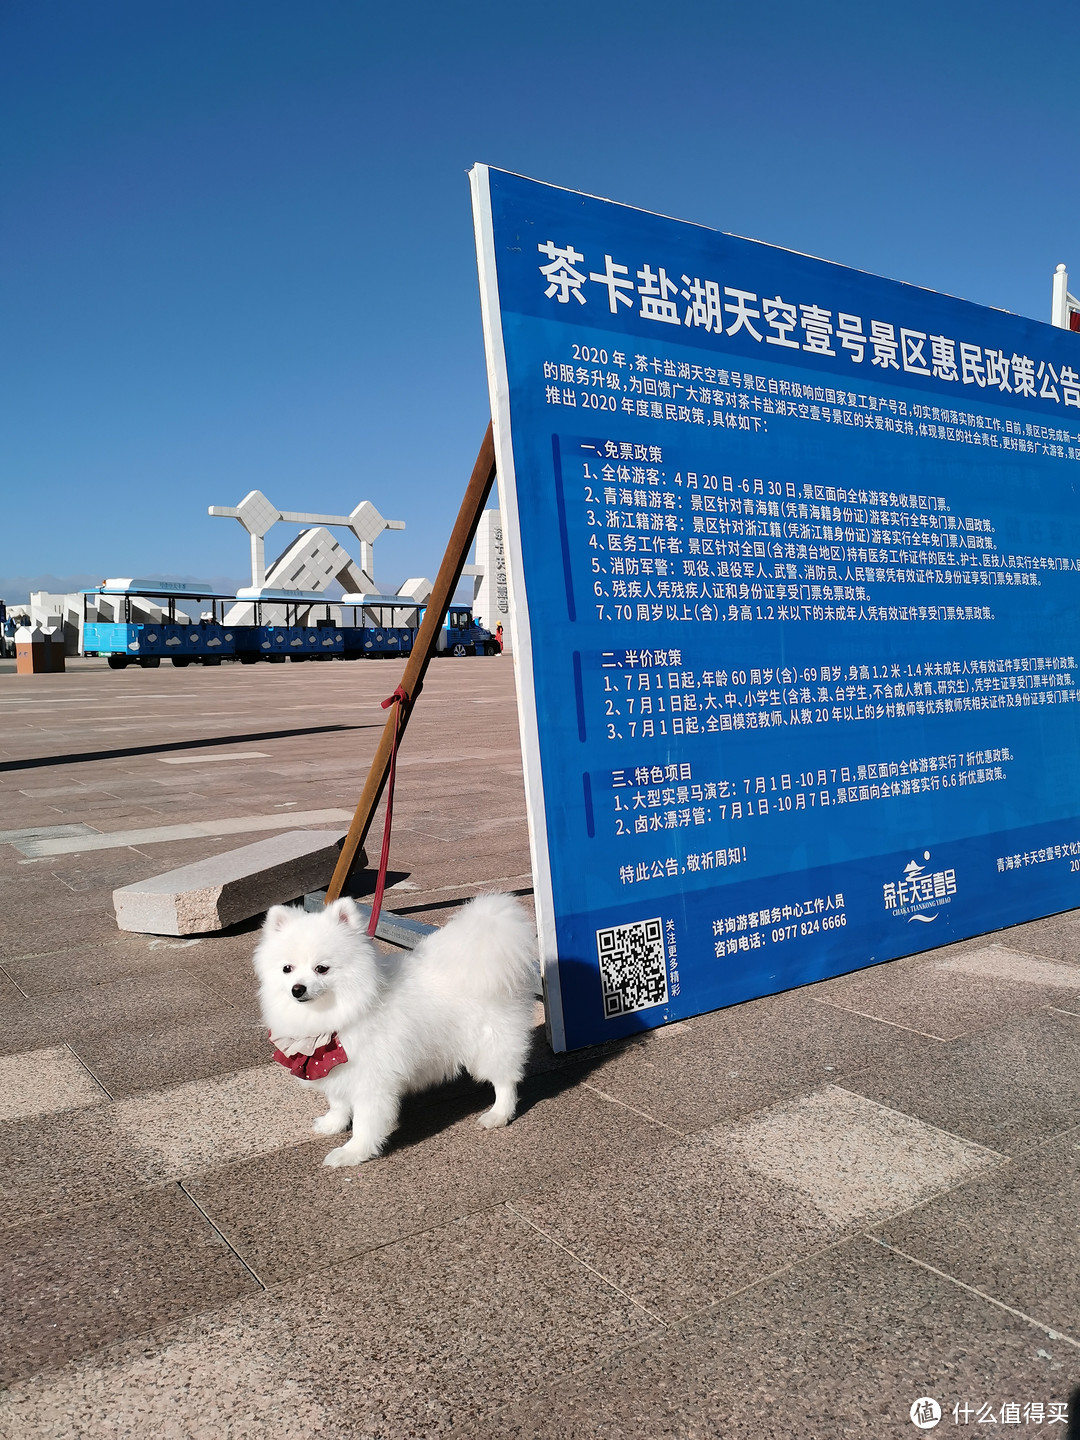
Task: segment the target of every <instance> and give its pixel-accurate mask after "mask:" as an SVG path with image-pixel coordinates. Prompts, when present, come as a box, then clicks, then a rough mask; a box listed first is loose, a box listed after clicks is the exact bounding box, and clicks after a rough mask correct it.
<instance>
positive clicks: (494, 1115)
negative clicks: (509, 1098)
mask: <svg viewBox="0 0 1080 1440" xmlns="http://www.w3.org/2000/svg"><path fill="white" fill-rule="evenodd" d="M513 1118H514V1117H513V1115H507V1114H506V1112H505V1111H504V1110H496V1109H495V1107H494V1106H492V1108H491V1109H490V1110H485V1111H484V1113H483V1114H482V1115H481V1116H480V1119H479V1120H478V1121H477V1122H476V1123H477V1124H478V1125H479V1126H480V1128H481V1129H482V1130H500V1129H502V1127H503V1126H504V1125H509V1124H510V1121H511V1120H512V1119H513Z"/></svg>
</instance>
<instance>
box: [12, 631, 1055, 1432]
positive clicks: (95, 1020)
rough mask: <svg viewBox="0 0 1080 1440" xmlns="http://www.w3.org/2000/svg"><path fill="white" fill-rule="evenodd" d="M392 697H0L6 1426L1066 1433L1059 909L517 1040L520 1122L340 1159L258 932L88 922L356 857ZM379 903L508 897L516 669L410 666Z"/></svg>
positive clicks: (268, 670)
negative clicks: (193, 885)
mask: <svg viewBox="0 0 1080 1440" xmlns="http://www.w3.org/2000/svg"><path fill="white" fill-rule="evenodd" d="M4 668H5V670H9V669H10V667H4ZM398 669H399V667H398V666H397V665H395V664H393V663H391V662H384V663H380V662H358V663H352V664H347V663H326V664H313V663H312V664H306V665H302V666H298V665H291V664H290V665H282V666H272V665H261V666H258V667H253V668H251V669H249V668H247V667H241V666H239V665H223V666H221V667H220V668H216V669H202V668H193V669H187V670H174V669H172V668H162V669H159V670H140V669H129V670H126V671H120V672H117V671H110V670H108V669H107V668H106V667H105V666H104V663H103V662H94V661H74V662H71V668H70V670H69V672H68V673H67V674H66V675H43V676H36V677H17V676H15V675H14V674H11V673H3V674H0V716H2V720H0V795H2V808H0V832H2V833H0V881H2V884H3V904H2V905H0V966H2V969H0V1004H2V1006H3V1025H2V1027H0V1036H2V1039H3V1049H2V1051H0V1189H2V1198H0V1225H2V1227H3V1240H2V1273H0V1304H2V1306H3V1310H4V1315H3V1320H2V1322H0V1335H2V1340H0V1351H2V1369H3V1379H4V1381H5V1384H6V1387H7V1388H6V1390H5V1392H4V1394H3V1395H2V1396H0V1436H2V1437H4V1440H23V1437H26V1440H31V1437H55V1440H61V1437H64V1440H67V1437H79V1440H83V1437H86V1440H96V1437H106V1436H108V1437H127V1436H132V1437H134V1436H139V1437H147V1436H153V1437H161V1440H173V1437H177V1440H179V1437H199V1440H202V1437H206V1440H218V1437H227V1440H247V1437H275V1440H276V1437H280V1436H286V1435H289V1436H298V1437H303V1436H306V1435H319V1436H325V1437H330V1440H336V1437H341V1440H346V1437H353V1436H356V1437H365V1440H367V1437H370V1440H398V1437H426V1436H438V1437H443V1436H456V1437H463V1440H465V1437H467V1440H487V1437H491V1440H511V1437H513V1440H562V1437H567V1440H578V1437H580V1440H585V1437H589V1440H592V1437H604V1440H655V1437H678V1440H743V1437H745V1440H757V1437H766V1440H774V1437H775V1440H840V1437H873V1440H891V1437H902V1436H912V1435H916V1434H918V1433H920V1431H919V1430H918V1429H917V1428H915V1426H914V1425H913V1423H912V1420H911V1419H910V1418H909V1410H910V1407H911V1406H912V1403H913V1402H914V1401H915V1400H916V1399H918V1398H919V1397H931V1398H933V1399H936V1401H937V1402H938V1403H939V1404H940V1406H941V1407H942V1412H943V1413H942V1419H941V1422H940V1425H938V1426H937V1427H936V1429H935V1430H934V1431H932V1432H929V1433H934V1434H937V1435H950V1436H953V1435H955V1436H957V1437H964V1440H968V1437H977V1436H979V1437H981V1436H1002V1435H1009V1434H1018V1435H1023V1436H1032V1435H1035V1434H1040V1435H1041V1434H1044V1433H1045V1434H1046V1435H1048V1436H1050V1437H1053V1436H1055V1435H1056V1436H1060V1437H1062V1440H1064V1435H1065V1428H1066V1427H1065V1425H1064V1423H1057V1422H1058V1420H1059V1419H1060V1417H1061V1407H1062V1402H1064V1401H1065V1400H1066V1398H1067V1396H1068V1394H1069V1391H1070V1389H1071V1388H1072V1386H1073V1385H1075V1384H1076V1382H1077V1380H1078V1379H1080V1270H1078V1267H1077V1264H1076V1238H1077V1218H1076V1217H1077V1213H1078V1205H1077V1197H1078V1190H1080V1187H1078V1184H1077V1180H1078V1173H1080V1116H1078V1113H1077V1111H1078V1100H1080V911H1077V912H1073V913H1070V914H1064V915H1059V916H1056V917H1053V918H1051V919H1048V920H1042V921H1036V922H1033V923H1031V924H1028V925H1023V926H1018V927H1016V928H1015V929H1012V930H1009V931H1005V932H998V933H996V934H993V935H990V936H986V937H983V938H980V939H977V940H972V941H967V942H965V943H962V944H958V945H954V946H950V947H948V948H946V949H942V950H936V951H930V952H928V953H925V954H923V955H919V956H915V957H913V958H910V959H906V960H899V961H895V962H893V963H891V964H885V965H878V966H875V967H873V968H871V969H868V970H865V971H862V972H860V973H857V974H854V975H850V976H846V977H842V978H840V979H836V980H831V981H826V982H823V983H820V984H817V985H811V986H807V987H805V988H803V989H800V990H797V991H793V992H789V993H786V994H783V995H780V996H775V997H771V998H767V999H762V1000H757V1001H753V1002H750V1003H747V1004H743V1005H739V1006H735V1007H733V1008H731V1009H729V1010H724V1011H720V1012H717V1013H714V1014H711V1015H705V1016H702V1017H700V1018H697V1019H693V1020H689V1021H686V1022H684V1023H682V1024H679V1025H675V1026H672V1027H670V1028H668V1029H665V1030H660V1031H657V1032H654V1033H652V1034H650V1035H648V1036H647V1037H644V1038H638V1039H635V1040H633V1041H629V1042H625V1043H621V1044H614V1045H611V1046H608V1047H602V1048H598V1049H594V1050H589V1051H579V1052H577V1053H575V1054H572V1055H567V1056H559V1057H555V1056H553V1055H552V1054H551V1053H550V1051H549V1050H548V1049H547V1047H546V1044H545V1042H544V1040H543V1031H542V1029H540V1028H538V1030H537V1039H536V1046H535V1052H534V1061H533V1066H532V1072H531V1074H530V1077H529V1079H528V1080H527V1082H526V1084H525V1087H524V1098H523V1104H522V1109H521V1113H520V1115H519V1118H518V1119H517V1121H516V1122H515V1123H514V1124H513V1125H512V1126H511V1127H510V1128H509V1129H506V1130H502V1131H496V1132H492V1133H487V1132H484V1131H482V1130H480V1129H479V1128H478V1127H477V1125H476V1116H477V1115H478V1113H479V1112H480V1111H481V1110H482V1109H484V1108H485V1107H486V1106H487V1104H489V1103H490V1101H489V1094H488V1092H485V1091H484V1090H482V1089H480V1088H479V1087H475V1086H473V1085H472V1084H471V1083H465V1082H459V1083H457V1084H455V1085H452V1086H448V1087H446V1088H445V1089H444V1090H442V1091H440V1092H437V1093H435V1094H432V1095H428V1096H425V1097H423V1098H420V1099H416V1100H414V1101H412V1102H410V1104H409V1106H408V1108H407V1111H406V1115H405V1119H404V1123H403V1125H402V1128H401V1130H400V1131H399V1132H398V1134H397V1135H396V1136H395V1138H394V1141H393V1142H392V1145H391V1147H390V1149H389V1152H388V1153H387V1154H386V1155H385V1156H384V1157H383V1158H381V1159H379V1160H377V1161H374V1162H371V1163H369V1164H367V1165H365V1166H362V1167H361V1168H359V1169H357V1170H327V1169H324V1168H323V1167H322V1165H321V1160H322V1157H323V1155H324V1154H325V1153H326V1151H327V1150H329V1149H330V1148H332V1147H333V1146H334V1145H335V1144H336V1143H338V1142H337V1140H336V1139H334V1138H328V1139H315V1138H313V1137H312V1136H311V1134H310V1129H309V1127H310V1123H311V1120H312V1118H313V1117H314V1115H316V1114H317V1113H319V1111H320V1109H321V1108H322V1107H321V1105H320V1102H319V1100H318V1097H316V1096H314V1095H312V1094H310V1093H308V1092H305V1091H303V1090H301V1089H300V1087H298V1086H294V1085H293V1084H292V1083H291V1080H290V1077H289V1076H288V1075H287V1074H286V1073H285V1072H284V1070H282V1068H281V1067H280V1066H277V1065H274V1064H272V1063H270V1058H269V1048H268V1045H267V1041H266V1036H265V1032H264V1031H263V1029H262V1027H261V1025H260V1022H259V1017H258V1012H257V1007H256V1003H255V987H254V980H253V975H252V970H251V952H252V949H253V946H254V942H255V932H256V929H257V924H256V923H254V922H253V923H252V924H250V925H246V926H241V927H237V928H236V929H235V930H234V931H232V932H228V933H226V934H224V935H221V936H208V937H205V938H202V939H194V940H176V939H155V938H152V937H150V936H146V935H131V934H121V933H120V932H118V931H117V929H116V924H115V920H114V917H113V907H112V891H113V889H114V888H115V887H117V886H120V885H125V884H129V883H131V882H133V881H136V880H140V879H143V878H145V877H147V876H150V875H155V874H158V873H160V872H161V871H164V870H167V869H171V868H173V867H175V866H179V865H183V864H187V863H189V862H192V861H196V860H199V859H202V858H204V857H206V856H210V855H213V854H215V853H218V852H220V851H223V850H228V849H232V848H234V847H236V846H237V845H243V844H248V843H250V842H252V841H254V840H257V839H260V838H263V837H265V836H266V835H269V834H273V833H275V831H277V830H281V829H286V828H291V827H293V828H294V827H298V826H299V827H304V828H311V829H323V830H325V829H332V828H344V826H345V824H346V823H347V821H348V818H349V816H350V815H351V812H352V808H353V806H354V804H355V802H356V800H357V798H358V796H359V792H360V788H361V785H362V782H363V778H364V774H365V770H366V766H367V763H368V760H369V758H370V756H371V754H372V753H373V751H374V748H375V744H376V740H377V738H378V735H379V733H380V730H381V727H382V724H383V721H384V719H385V712H384V711H382V710H381V709H380V707H379V702H380V701H381V700H382V699H383V698H384V697H385V696H386V695H387V694H389V693H390V691H392V690H393V688H394V685H395V684H396V683H397V679H398ZM370 848H371V845H370V844H369V849H370ZM389 883H390V886H391V887H392V888H390V889H389V890H388V900H387V904H388V907H389V908H391V909H393V910H396V911H400V912H402V913H405V914H409V915H412V916H415V917H418V918H421V919H425V920H429V921H431V922H433V923H441V922H443V921H445V919H446V918H447V917H448V916H449V915H451V914H452V913H453V911H454V909H455V907H456V906H458V905H459V904H460V903H461V902H462V901H463V900H464V899H466V898H468V897H469V896H471V895H473V894H475V893H477V892H478V891H481V890H484V889H491V888H499V889H506V890H510V891H513V892H515V893H517V894H519V895H521V896H522V897H523V899H524V900H525V902H526V903H531V877H530V862H529V848H528V836H527V831H526V824H525V813H524V795H523V790H522V780H521V760H520V753H519V749H518V740H517V715H516V703H515V696H514V685H513V669H512V664H511V662H510V660H509V658H505V659H503V658H497V659H486V658H476V659H466V660H440V661H438V662H437V663H435V664H433V666H432V668H431V671H430V674H429V679H428V683H427V688H426V691H425V693H424V696H423V698H422V700H421V702H420V704H419V705H418V707H417V710H416V712H415V718H414V719H413V721H412V723H411V726H410V729H409V732H408V737H407V739H406V741H405V746H404V750H403V753H402V756H401V761H400V769H399V781H398V793H397V799H396V804H395V829H394V844H393V851H392V856H391V876H390V881H389ZM954 1406H955V1407H957V1408H956V1409H955V1411H954ZM1014 1406H1015V1407H1016V1409H1015V1411H1014V1410H1013V1409H1012V1408H1011V1407H1014ZM1014 1415H1015V1419H1014ZM989 1417H992V1419H991V1418H989Z"/></svg>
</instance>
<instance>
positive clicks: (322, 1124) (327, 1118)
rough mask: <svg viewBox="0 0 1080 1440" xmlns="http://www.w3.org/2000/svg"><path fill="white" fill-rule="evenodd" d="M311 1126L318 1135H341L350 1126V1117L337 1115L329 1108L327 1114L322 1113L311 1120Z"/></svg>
mask: <svg viewBox="0 0 1080 1440" xmlns="http://www.w3.org/2000/svg"><path fill="white" fill-rule="evenodd" d="M311 1128H312V1130H314V1131H315V1134H316V1135H340V1134H341V1132H342V1131H343V1130H347V1129H348V1128H349V1117H348V1116H347V1115H336V1114H335V1113H334V1111H333V1110H328V1111H327V1112H326V1114H325V1115H320V1116H319V1118H318V1119H317V1120H313V1121H312V1122H311Z"/></svg>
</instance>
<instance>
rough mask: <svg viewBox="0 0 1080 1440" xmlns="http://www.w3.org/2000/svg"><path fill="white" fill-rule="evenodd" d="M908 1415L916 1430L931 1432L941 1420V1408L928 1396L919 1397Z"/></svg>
mask: <svg viewBox="0 0 1080 1440" xmlns="http://www.w3.org/2000/svg"><path fill="white" fill-rule="evenodd" d="M908 1414H909V1415H910V1416H911V1423H912V1425H914V1426H915V1428H916V1429H917V1430H933V1428H934V1426H935V1425H936V1424H937V1423H938V1421H939V1420H940V1419H941V1406H940V1405H939V1404H938V1403H937V1401H936V1400H935V1399H933V1398H932V1397H931V1396H930V1395H921V1396H920V1397H919V1399H918V1400H916V1401H915V1403H914V1404H913V1405H912V1407H911V1409H910V1410H909V1411H908Z"/></svg>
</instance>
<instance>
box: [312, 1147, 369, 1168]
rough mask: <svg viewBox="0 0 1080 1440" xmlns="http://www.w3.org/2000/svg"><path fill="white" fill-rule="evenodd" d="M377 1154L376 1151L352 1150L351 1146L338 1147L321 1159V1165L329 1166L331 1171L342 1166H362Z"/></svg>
mask: <svg viewBox="0 0 1080 1440" xmlns="http://www.w3.org/2000/svg"><path fill="white" fill-rule="evenodd" d="M378 1153H379V1152H378V1151H377V1150H369V1151H367V1152H365V1151H363V1150H354V1149H353V1147H352V1145H351V1144H349V1145H339V1146H338V1147H337V1149H336V1150H331V1151H330V1153H329V1154H328V1155H326V1156H325V1157H324V1158H323V1162H322V1163H323V1164H324V1165H329V1166H330V1168H331V1169H335V1170H336V1169H338V1168H339V1167H340V1166H342V1165H362V1164H363V1163H364V1161H365V1160H372V1159H374V1157H375V1156H376V1155H377V1154H378Z"/></svg>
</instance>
